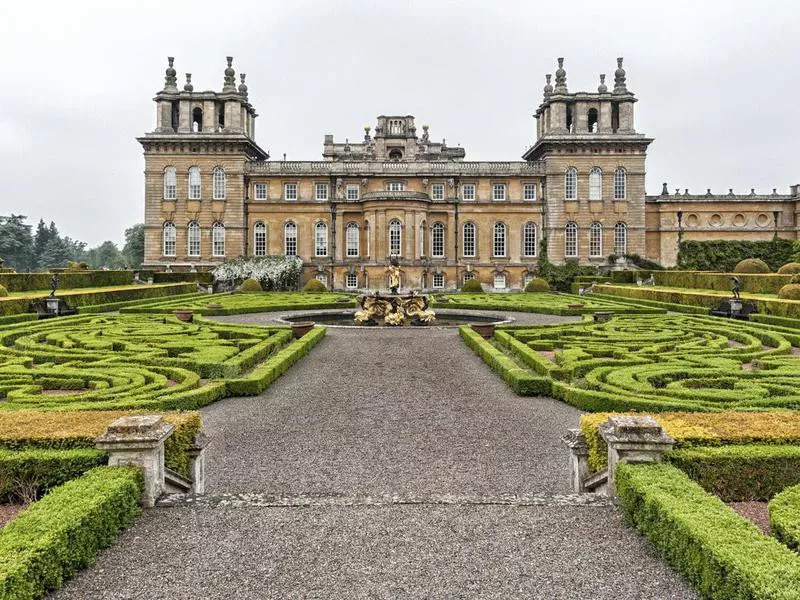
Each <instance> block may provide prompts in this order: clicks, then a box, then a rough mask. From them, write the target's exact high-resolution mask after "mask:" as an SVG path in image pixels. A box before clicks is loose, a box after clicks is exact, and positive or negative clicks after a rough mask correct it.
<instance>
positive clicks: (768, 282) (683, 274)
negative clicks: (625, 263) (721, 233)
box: [654, 271, 792, 294]
mask: <svg viewBox="0 0 800 600" xmlns="http://www.w3.org/2000/svg"><path fill="white" fill-rule="evenodd" d="M654 273H655V279H656V285H665V286H668V287H681V288H692V289H697V290H717V291H723V292H728V291H730V289H731V277H733V276H734V273H709V272H707V271H655V272H654ZM735 276H736V277H738V278H739V279H741V280H742V291H743V292H746V293H749V294H777V293H778V290H780V289H781V287H783V286H784V285H786V284H788V283H789V282H790V281H791V279H792V276H791V275H778V274H776V273H766V274H755V273H736V274H735Z"/></svg>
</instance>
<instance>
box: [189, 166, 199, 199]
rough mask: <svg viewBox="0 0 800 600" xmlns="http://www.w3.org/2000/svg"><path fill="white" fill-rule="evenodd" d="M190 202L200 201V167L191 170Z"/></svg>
mask: <svg viewBox="0 0 800 600" xmlns="http://www.w3.org/2000/svg"><path fill="white" fill-rule="evenodd" d="M189 200H200V167H192V168H190V169H189Z"/></svg>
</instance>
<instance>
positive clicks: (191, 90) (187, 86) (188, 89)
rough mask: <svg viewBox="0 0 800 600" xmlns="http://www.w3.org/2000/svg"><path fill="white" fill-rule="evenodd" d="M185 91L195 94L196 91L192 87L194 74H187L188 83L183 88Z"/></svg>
mask: <svg viewBox="0 0 800 600" xmlns="http://www.w3.org/2000/svg"><path fill="white" fill-rule="evenodd" d="M183 91H184V92H193V91H194V86H193V85H192V74H191V73H187V74H186V83H185V84H184V86H183Z"/></svg>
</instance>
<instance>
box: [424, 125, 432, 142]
mask: <svg viewBox="0 0 800 600" xmlns="http://www.w3.org/2000/svg"><path fill="white" fill-rule="evenodd" d="M428 129H429V127H428V126H427V125H423V126H422V141H423V142H427V141H428V140H430V134H429V133H428Z"/></svg>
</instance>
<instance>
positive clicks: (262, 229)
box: [253, 222, 267, 256]
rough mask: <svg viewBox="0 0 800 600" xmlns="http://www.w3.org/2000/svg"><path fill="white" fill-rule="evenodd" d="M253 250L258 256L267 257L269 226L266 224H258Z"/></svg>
mask: <svg viewBox="0 0 800 600" xmlns="http://www.w3.org/2000/svg"><path fill="white" fill-rule="evenodd" d="M253 242H254V244H253V246H254V248H253V250H254V252H253V253H254V254H255V255H256V256H266V255H267V226H266V225H264V223H261V222H259V223H256V224H255V228H254V229H253Z"/></svg>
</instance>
